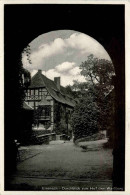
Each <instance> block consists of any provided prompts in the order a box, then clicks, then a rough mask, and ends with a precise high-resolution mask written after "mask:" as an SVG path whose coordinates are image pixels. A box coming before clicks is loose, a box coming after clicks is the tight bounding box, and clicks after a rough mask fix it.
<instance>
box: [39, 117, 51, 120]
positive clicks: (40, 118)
mask: <svg viewBox="0 0 130 195" xmlns="http://www.w3.org/2000/svg"><path fill="white" fill-rule="evenodd" d="M38 119H39V120H50V119H51V118H50V116H40V117H39V118H38Z"/></svg>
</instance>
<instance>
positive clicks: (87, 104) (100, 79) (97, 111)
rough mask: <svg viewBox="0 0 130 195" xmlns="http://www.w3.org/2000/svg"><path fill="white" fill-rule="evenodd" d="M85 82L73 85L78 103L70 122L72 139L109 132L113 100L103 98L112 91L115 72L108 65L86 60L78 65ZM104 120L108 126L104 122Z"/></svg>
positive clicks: (107, 63)
mask: <svg viewBox="0 0 130 195" xmlns="http://www.w3.org/2000/svg"><path fill="white" fill-rule="evenodd" d="M80 69H81V75H83V76H84V77H85V79H86V82H83V83H79V82H78V81H74V84H73V86H72V87H71V88H72V90H75V91H76V92H77V97H78V99H79V103H78V104H77V105H76V107H75V109H74V113H73V118H72V125H73V129H74V134H75V138H78V137H82V136H84V135H86V136H87V135H91V134H93V133H95V132H97V131H100V130H106V129H112V127H111V128H109V127H110V126H111V125H109V123H110V124H111V120H112V117H113V116H114V109H113V103H112V101H113V99H112V98H111V97H110V98H106V97H107V95H108V94H109V93H110V92H111V91H112V90H113V88H114V87H113V85H112V77H113V75H114V68H113V65H112V62H111V61H108V60H105V59H98V58H95V57H94V56H93V55H90V56H88V58H87V60H86V61H85V62H82V64H81V65H80ZM106 119H108V120H107V122H106Z"/></svg>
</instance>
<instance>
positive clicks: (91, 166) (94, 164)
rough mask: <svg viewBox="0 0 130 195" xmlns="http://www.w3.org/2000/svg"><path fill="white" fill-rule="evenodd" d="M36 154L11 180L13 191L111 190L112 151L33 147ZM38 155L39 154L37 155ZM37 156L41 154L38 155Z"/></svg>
mask: <svg viewBox="0 0 130 195" xmlns="http://www.w3.org/2000/svg"><path fill="white" fill-rule="evenodd" d="M29 149H31V150H33V151H35V152H34V153H35V155H32V157H31V156H30V158H27V159H26V160H24V161H22V162H21V163H19V164H18V166H17V171H16V172H15V173H14V174H13V175H12V176H11V177H10V178H9V180H8V181H9V186H10V187H9V188H10V189H13V190H110V189H111V186H112V182H111V178H112V151H111V150H110V149H103V148H100V150H98V151H97V150H96V151H94V150H93V151H84V150H83V149H82V148H80V147H77V146H75V145H74V144H73V142H65V143H64V142H63V141H59V142H55V141H53V142H51V143H50V144H49V145H40V146H29V147H28V150H29ZM36 151H37V152H36ZM36 153H37V154H36Z"/></svg>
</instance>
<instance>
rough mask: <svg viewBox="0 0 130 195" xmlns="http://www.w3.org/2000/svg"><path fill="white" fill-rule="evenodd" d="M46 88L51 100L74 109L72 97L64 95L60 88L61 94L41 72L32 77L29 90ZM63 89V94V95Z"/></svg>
mask: <svg viewBox="0 0 130 195" xmlns="http://www.w3.org/2000/svg"><path fill="white" fill-rule="evenodd" d="M40 87H46V89H47V90H48V92H49V93H50V95H51V96H52V98H54V99H55V100H56V101H58V102H60V103H63V104H67V105H69V106H71V107H74V105H75V101H74V100H73V99H72V97H69V96H67V95H66V94H65V88H64V87H62V86H61V89H62V92H61V91H60V90H59V89H58V88H57V86H56V84H55V82H54V81H52V80H50V79H48V78H47V77H46V76H44V75H43V74H42V73H41V72H37V73H36V74H35V75H34V76H33V77H32V81H31V84H30V86H29V88H40ZM63 88H64V93H63Z"/></svg>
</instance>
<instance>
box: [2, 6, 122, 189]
mask: <svg viewBox="0 0 130 195" xmlns="http://www.w3.org/2000/svg"><path fill="white" fill-rule="evenodd" d="M124 11H125V7H124V5H86V4H84V5H83V4H79V5H71V4H66V5H59V4H50V5H48V4H44V5H5V7H4V22H5V25H4V52H5V53H4V67H5V71H4V76H5V78H4V81H5V84H4V86H5V93H4V95H5V165H6V166H5V173H6V170H8V169H7V168H8V167H9V166H11V164H10V163H8V159H9V158H10V155H9V150H8V141H9V139H10V138H12V139H13V137H14V135H15V133H16V132H18V131H19V124H18V123H17V117H18V115H19V108H18V107H19V99H20V94H19V92H18V90H17V89H18V87H19V84H18V82H19V70H20V63H19V61H20V55H21V52H22V51H23V49H24V48H25V47H26V46H27V44H28V43H30V42H31V41H32V40H33V39H34V38H36V37H37V36H39V35H40V34H43V33H46V32H50V31H54V30H65V29H72V30H75V31H79V32H83V33H85V34H87V35H89V36H91V37H93V38H94V39H96V40H97V41H98V42H99V43H101V44H102V45H103V46H104V48H105V49H106V51H107V52H108V54H109V55H110V57H111V59H112V61H113V64H114V67H115V72H116V77H115V79H114V85H115V91H116V130H115V134H116V138H115V147H114V151H113V155H114V164H113V187H115V190H116V187H121V188H123V189H124V187H125V183H124V178H125V175H124V172H125V46H124V40H125V39H124V38H125V37H124V25H125V24H124ZM16 105H17V106H16Z"/></svg>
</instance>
